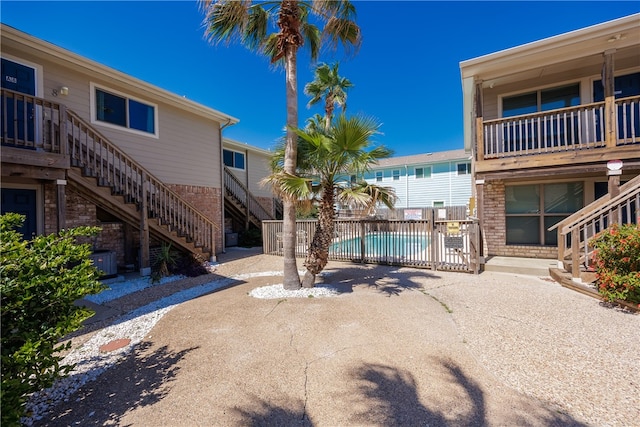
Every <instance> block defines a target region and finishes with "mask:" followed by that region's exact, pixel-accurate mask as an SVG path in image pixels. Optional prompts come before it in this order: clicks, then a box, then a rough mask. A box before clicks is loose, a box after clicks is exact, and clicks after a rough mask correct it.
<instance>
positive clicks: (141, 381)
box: [33, 342, 198, 427]
mask: <svg viewBox="0 0 640 427" xmlns="http://www.w3.org/2000/svg"><path fill="white" fill-rule="evenodd" d="M151 346H152V344H151V343H149V342H143V343H141V344H140V345H138V346H137V347H136V348H135V350H134V351H133V352H131V353H130V354H129V355H127V356H126V357H125V358H123V359H122V360H121V361H120V362H119V363H117V364H116V365H114V366H111V367H110V368H108V369H107V370H106V371H105V372H104V373H102V374H101V375H100V376H98V378H96V379H95V380H94V381H90V382H88V383H86V384H85V385H84V386H82V387H80V389H79V390H77V391H76V392H75V393H74V394H72V395H71V396H69V398H68V401H64V402H61V403H60V404H58V405H57V406H55V407H53V408H52V409H51V410H50V411H49V413H48V414H46V415H45V419H43V420H40V421H36V422H35V423H34V424H33V426H50V427H53V426H69V425H81V426H103V425H119V426H122V425H123V424H122V417H123V415H124V414H125V413H127V412H131V411H132V410H134V409H136V408H139V407H144V406H148V405H153V404H154V403H156V402H158V401H160V400H161V399H162V398H163V397H165V396H166V395H167V393H168V391H169V386H168V384H169V383H170V382H171V381H173V380H174V379H175V377H176V376H177V374H178V372H179V370H180V368H179V367H178V366H177V364H178V362H179V361H180V360H181V359H183V358H184V357H185V355H186V354H187V353H189V352H191V351H193V350H196V349H197V348H198V347H192V348H188V349H185V350H182V351H179V352H171V351H169V350H168V348H167V347H166V346H163V347H160V348H158V349H156V350H154V351H152V352H150V351H149V349H150V347H151ZM85 402H86V403H85Z"/></svg>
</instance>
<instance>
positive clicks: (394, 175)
mask: <svg viewBox="0 0 640 427" xmlns="http://www.w3.org/2000/svg"><path fill="white" fill-rule="evenodd" d="M396 172H397V173H396ZM391 179H392V181H400V169H393V170H392V171H391Z"/></svg>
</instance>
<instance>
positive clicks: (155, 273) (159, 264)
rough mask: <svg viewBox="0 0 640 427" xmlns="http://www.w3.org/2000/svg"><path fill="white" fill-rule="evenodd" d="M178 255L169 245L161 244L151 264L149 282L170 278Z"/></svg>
mask: <svg viewBox="0 0 640 427" xmlns="http://www.w3.org/2000/svg"><path fill="white" fill-rule="evenodd" d="M179 255H180V254H179V253H178V252H176V251H175V250H173V245H172V244H171V243H163V244H162V246H161V247H160V252H158V256H157V258H156V260H155V263H154V264H153V269H152V271H151V281H152V282H154V283H156V282H159V281H160V279H162V278H163V277H167V276H170V275H171V273H172V271H173V268H174V267H175V266H176V264H177V262H178V258H179Z"/></svg>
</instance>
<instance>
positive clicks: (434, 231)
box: [429, 209, 440, 271]
mask: <svg viewBox="0 0 640 427" xmlns="http://www.w3.org/2000/svg"><path fill="white" fill-rule="evenodd" d="M435 218H436V211H435V209H432V210H431V218H429V228H430V229H431V269H432V270H434V271H435V270H437V269H438V248H437V247H438V246H440V236H439V234H438V227H437V226H436V222H435Z"/></svg>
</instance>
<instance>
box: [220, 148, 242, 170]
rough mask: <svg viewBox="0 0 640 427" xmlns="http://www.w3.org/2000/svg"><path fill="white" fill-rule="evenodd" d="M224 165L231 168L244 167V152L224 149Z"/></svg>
mask: <svg viewBox="0 0 640 427" xmlns="http://www.w3.org/2000/svg"><path fill="white" fill-rule="evenodd" d="M222 158H223V161H224V165H225V166H228V167H230V168H236V169H244V154H243V153H240V152H239V151H231V150H222Z"/></svg>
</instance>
